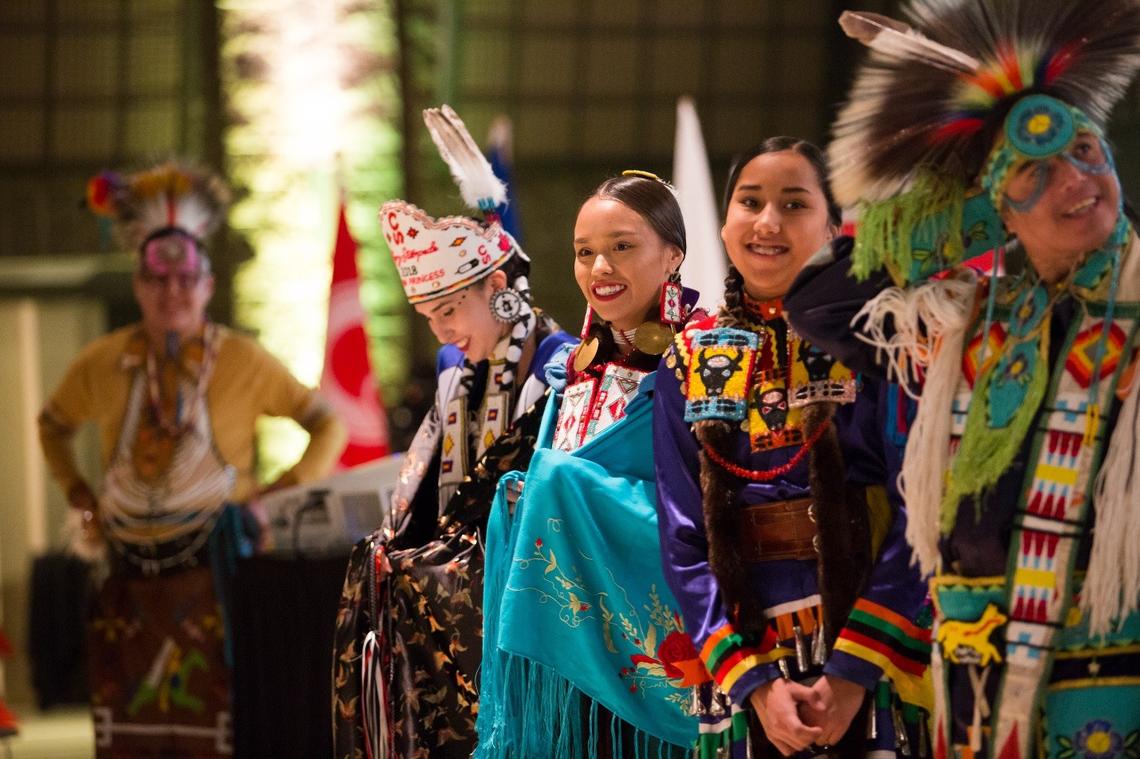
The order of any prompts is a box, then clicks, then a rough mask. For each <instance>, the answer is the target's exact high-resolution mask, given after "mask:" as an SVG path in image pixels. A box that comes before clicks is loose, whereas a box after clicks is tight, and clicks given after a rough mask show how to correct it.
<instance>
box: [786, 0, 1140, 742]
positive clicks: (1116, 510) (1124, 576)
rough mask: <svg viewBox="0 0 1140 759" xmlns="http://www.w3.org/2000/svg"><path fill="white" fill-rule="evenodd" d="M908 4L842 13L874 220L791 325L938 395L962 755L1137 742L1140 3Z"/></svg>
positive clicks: (917, 494)
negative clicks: (1117, 136) (1138, 101)
mask: <svg viewBox="0 0 1140 759" xmlns="http://www.w3.org/2000/svg"><path fill="white" fill-rule="evenodd" d="M907 14H908V18H909V20H910V21H911V25H910V26H908V25H907V24H903V23H902V22H898V21H894V20H892V19H883V18H882V17H878V16H873V15H870V14H856V13H846V14H844V15H843V16H842V17H841V19H840V23H841V24H842V25H843V27H844V30H845V31H847V33H848V34H850V35H852V36H854V37H856V38H858V39H860V40H861V41H863V42H864V43H866V44H868V45H869V46H871V47H872V49H873V51H874V52H873V53H872V55H871V57H870V58H869V60H868V61H867V62H866V63H865V64H863V65H862V66H861V68H860V70H859V71H858V73H857V76H856V79H855V83H854V85H853V87H852V91H851V95H850V103H849V104H848V105H847V106H846V107H845V108H844V109H843V110H842V111H841V112H840V115H839V117H838V119H837V122H836V125H835V129H834V132H835V136H836V139H835V140H834V141H833V143H832V145H831V146H830V148H829V156H830V158H831V162H832V167H833V169H834V170H835V175H836V189H837V192H838V193H839V194H840V196H841V200H843V201H844V202H848V203H850V204H852V205H855V204H858V206H859V208H860V226H859V231H858V234H857V235H856V237H855V240H854V243H853V247H852V245H851V244H850V243H849V244H847V245H845V246H837V247H836V249H835V251H833V255H832V256H831V257H829V259H828V260H823V259H821V260H820V261H819V262H818V266H813V267H811V268H810V269H809V270H807V271H805V273H804V276H803V277H802V278H801V280H800V281H798V282H797V283H796V286H795V288H794V290H795V293H794V296H793V298H792V299H791V303H790V309H791V312H792V313H793V317H794V322H795V324H796V326H797V327H799V328H801V329H803V330H804V331H805V333H808V334H811V335H813V336H817V337H818V338H819V340H820V341H821V343H822V344H826V345H827V346H828V347H829V349H831V350H834V351H836V352H839V353H841V354H842V355H844V356H845V357H849V358H850V360H851V361H852V362H853V363H858V364H862V365H865V366H867V367H868V370H872V369H873V368H874V367H875V366H876V364H877V363H882V364H883V366H881V367H878V368H879V371H883V369H886V370H888V371H889V372H891V374H892V376H894V377H895V378H896V379H897V380H898V381H899V382H901V383H903V384H904V386H905V387H906V388H907V389H908V390H910V391H911V392H912V393H913V394H914V395H916V396H917V397H918V410H917V415H916V416H915V419H914V423H913V426H912V427H911V429H910V431H909V439H908V441H907V444H906V456H905V460H904V464H903V467H902V486H903V489H904V492H905V496H906V502H907V510H908V514H909V518H910V521H909V524H908V532H907V538H908V540H909V541H910V542H911V544H912V545H913V547H914V553H915V556H916V559H917V560H918V561H919V562H920V564H921V568H922V569H923V571H924V572H932V573H934V577H933V578H932V580H931V597H932V601H933V604H934V610H935V629H936V630H937V635H936V640H937V648H936V649H935V656H934V658H933V661H932V670H933V674H934V676H935V681H936V686H937V687H936V689H935V693H936V695H937V696H938V700H937V704H936V713H935V715H934V719H933V724H934V727H935V745H936V746H937V747H938V748H939V753H940V755H946V756H979V755H984V756H1001V757H1003V759H1005V758H1011V759H1014V758H1018V757H1027V756H1035V755H1041V756H1050V757H1071V756H1074V755H1080V754H1085V755H1093V754H1097V755H1106V756H1107V755H1109V754H1114V755H1126V754H1128V753H1130V752H1131V753H1135V751H1136V749H1135V748H1134V747H1135V746H1136V745H1137V741H1140V684H1138V683H1140V663H1138V661H1137V659H1136V656H1135V645H1134V644H1135V641H1136V640H1137V637H1138V634H1140V613H1138V606H1140V509H1137V508H1136V504H1137V496H1136V490H1135V487H1133V486H1132V484H1131V483H1132V481H1133V479H1134V475H1135V472H1136V471H1137V469H1140V453H1138V452H1140V446H1137V445H1136V438H1137V434H1138V427H1137V419H1138V417H1140V412H1138V411H1137V408H1138V404H1140V399H1138V396H1140V391H1138V390H1137V388H1138V387H1140V383H1137V382H1136V381H1135V380H1134V379H1132V378H1133V377H1134V376H1135V364H1136V360H1135V356H1136V351H1137V345H1138V343H1140V251H1138V250H1137V248H1138V245H1137V243H1136V234H1135V230H1134V225H1133V222H1132V220H1130V218H1129V216H1128V214H1127V213H1126V212H1125V205H1124V203H1123V197H1122V192H1121V187H1120V180H1119V177H1118V176H1117V174H1116V171H1115V166H1114V163H1113V158H1112V151H1111V148H1110V146H1109V144H1108V142H1107V140H1106V138H1105V134H1104V129H1105V124H1106V122H1107V120H1108V116H1109V114H1110V112H1111V110H1112V108H1113V106H1114V105H1115V104H1116V102H1117V101H1118V100H1119V99H1120V98H1121V97H1122V96H1123V95H1124V94H1125V92H1126V91H1127V90H1128V87H1129V85H1130V83H1131V82H1132V80H1133V77H1134V76H1135V74H1136V72H1137V70H1140V3H1137V2H1135V0H1096V1H1095V2H1074V1H1073V0H1039V1H1037V2H1033V3H1023V2H1020V0H970V1H969V2H966V1H965V0H957V1H955V2H932V1H931V0H914V2H912V3H910V4H909V5H908V7H907ZM904 125H905V128H902V129H900V127H903V126H904ZM983 251H991V252H992V254H993V258H994V261H993V264H994V265H993V268H992V269H988V268H987V270H986V273H987V274H988V275H989V276H982V277H979V275H978V274H977V273H976V272H974V271H972V270H971V269H970V267H969V265H968V264H969V262H970V259H971V257H972V256H974V255H975V254H976V253H980V252H983ZM1003 254H1004V255H1003ZM852 275H853V276H852ZM850 326H853V327H854V328H855V331H856V332H857V333H861V334H857V335H855V334H852V330H851V329H850ZM1094 521H1095V527H1096V529H1095V531H1094V530H1093V523H1094ZM1086 570H1087V571H1086Z"/></svg>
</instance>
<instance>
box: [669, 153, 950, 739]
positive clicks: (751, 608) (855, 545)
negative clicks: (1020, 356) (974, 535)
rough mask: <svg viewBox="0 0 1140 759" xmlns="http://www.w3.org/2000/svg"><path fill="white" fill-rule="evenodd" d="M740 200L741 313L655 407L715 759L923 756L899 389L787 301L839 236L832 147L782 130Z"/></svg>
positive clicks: (734, 217)
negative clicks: (892, 414) (862, 370)
mask: <svg viewBox="0 0 1140 759" xmlns="http://www.w3.org/2000/svg"><path fill="white" fill-rule="evenodd" d="M726 195H727V197H726V203H725V205H726V215H725V223H724V227H723V229H722V231H721V237H722V239H723V241H724V243H725V246H726V248H727V251H728V255H729V258H730V259H731V261H732V263H733V267H732V269H731V271H730V274H729V277H728V279H727V281H726V294H725V304H724V306H723V307H722V309H721V311H720V313H719V315H717V316H715V317H710V318H708V319H705V320H703V321H700V322H695V323H692V324H690V325H689V326H688V327H687V328H686V329H685V330H684V331H683V332H682V333H681V334H680V335H679V336H678V339H677V340H676V342H675V345H674V348H673V350H672V351H671V352H670V353H668V354H667V355H666V357H665V358H664V359H663V363H662V369H661V371H660V372H659V373H658V376H659V378H658V385H657V395H656V399H655V409H654V446H655V451H656V467H657V487H658V514H659V526H660V531H661V543H662V550H663V560H664V565H665V577H666V579H667V580H668V582H669V585H670V587H671V589H672V590H673V593H674V594H675V596H676V598H677V601H678V603H679V605H680V609H681V615H682V618H683V620H684V624H685V629H686V630H687V631H688V632H689V634H690V635H691V636H692V637H693V641H694V643H695V645H696V648H697V650H698V651H699V653H700V656H701V659H702V660H703V662H704V665H705V667H706V668H707V670H708V672H709V673H710V674H711V676H712V682H709V683H706V684H704V685H702V686H700V688H699V692H698V694H697V699H698V700H699V703H700V711H701V723H702V724H701V738H700V744H699V747H700V750H701V754H702V755H706V756H725V755H728V754H731V755H732V756H741V757H743V756H755V755H774V752H775V751H778V752H780V753H781V754H784V755H792V754H796V753H800V752H806V753H813V754H836V755H843V756H863V755H865V754H866V753H867V752H870V751H876V752H880V751H881V752H891V753H894V752H896V751H897V752H898V753H900V754H902V755H904V756H905V755H911V756H920V755H925V754H926V753H927V750H928V746H927V743H926V734H925V732H924V731H923V730H922V728H921V724H922V722H923V721H924V716H923V714H924V710H926V709H927V708H928V707H929V703H930V696H929V690H928V689H927V688H926V687H925V675H926V663H927V659H928V658H929V650H930V646H929V631H928V629H927V626H926V623H925V621H924V617H925V616H926V605H925V598H926V592H925V588H924V586H923V584H922V582H921V578H920V577H919V575H918V573H917V571H916V570H914V569H912V568H911V567H910V563H911V554H910V551H909V549H908V547H907V545H906V542H905V540H904V531H905V524H906V515H905V512H904V511H903V509H902V508H901V506H900V504H899V499H898V498H897V494H896V493H895V492H894V489H893V485H888V486H887V487H884V486H883V483H888V482H893V477H889V476H888V475H889V473H890V472H892V471H893V470H894V469H896V468H897V459H898V451H897V449H895V448H893V447H892V446H891V445H889V444H888V443H887V442H886V441H885V440H884V431H883V430H884V420H885V414H883V413H882V408H883V401H884V400H885V398H886V397H887V396H886V394H887V390H888V388H887V387H886V386H884V385H880V384H877V383H875V382H871V381H866V380H862V379H861V378H859V377H857V376H855V375H854V374H853V373H852V372H851V371H850V370H848V369H847V368H846V367H844V366H843V365H842V364H840V363H838V362H837V361H835V360H834V359H833V358H831V357H830V356H828V355H826V354H825V353H823V352H822V351H820V350H818V349H817V348H815V347H814V346H813V345H811V344H810V343H808V342H807V341H805V340H803V339H802V338H801V337H800V336H799V335H797V334H796V333H795V331H794V330H792V329H791V328H790V327H789V326H788V323H787V322H786V321H785V319H784V312H783V308H782V303H781V298H782V296H783V295H784V294H785V293H786V292H787V290H788V287H789V286H790V285H791V283H792V280H793V279H794V277H795V275H796V273H797V272H798V271H799V269H800V267H801V266H802V265H803V264H804V263H805V262H806V261H807V259H808V258H809V257H810V256H811V255H812V254H813V253H815V252H816V251H817V250H818V249H820V248H821V247H824V246H826V245H827V244H828V243H829V241H830V240H831V239H832V238H833V237H834V236H835V234H836V232H837V230H838V225H839V222H840V218H839V209H838V207H837V206H836V205H835V203H834V202H833V201H832V199H831V196H830V190H829V188H828V185H827V178H826V169H825V168H824V165H823V161H822V158H821V156H820V153H819V151H818V149H817V148H815V147H814V146H813V145H811V144H809V143H806V142H803V141H801V140H796V139H792V138H787V137H776V138H772V139H769V140H767V141H766V142H764V143H763V144H762V145H760V146H758V147H757V148H755V149H753V150H752V151H750V152H748V153H746V154H744V155H742V156H741V157H740V158H739V159H738V160H737V161H736V162H735V164H734V166H733V169H732V171H731V174H730V177H729V182H728V186H727V191H726Z"/></svg>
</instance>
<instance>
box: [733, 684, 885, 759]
mask: <svg viewBox="0 0 1140 759" xmlns="http://www.w3.org/2000/svg"><path fill="white" fill-rule="evenodd" d="M866 695H867V690H866V689H865V688H863V686H861V685H858V684H857V683H853V682H851V681H850V680H844V679H843V678H841V677H835V676H833V675H832V676H829V675H823V676H822V677H820V678H819V679H818V680H816V681H815V683H814V684H813V685H811V686H810V687H809V686H807V685H801V684H800V683H797V682H793V681H791V680H785V679H783V678H777V679H775V680H772V681H770V682H767V683H764V684H763V685H761V686H760V687H759V688H757V689H756V690H754V691H752V695H751V696H750V697H749V700H750V701H751V702H752V708H753V709H754V710H755V711H756V716H757V717H759V718H760V725H761V726H762V727H763V728H764V734H765V735H766V736H767V737H768V740H769V741H771V742H772V744H773V745H774V746H775V747H776V748H777V749H778V750H779V751H780V753H781V754H783V755H784V756H791V755H792V754H794V753H796V752H797V751H803V750H805V749H806V748H808V747H809V746H811V745H812V744H813V743H814V744H816V745H819V746H826V745H834V744H836V743H838V742H839V739H840V738H842V737H843V735H844V734H845V733H846V732H847V728H848V727H849V726H850V725H851V720H852V719H854V718H855V715H856V714H857V713H858V711H859V707H860V706H862V705H863V698H864V696H866Z"/></svg>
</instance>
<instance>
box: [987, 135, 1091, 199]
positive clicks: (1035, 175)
mask: <svg viewBox="0 0 1140 759" xmlns="http://www.w3.org/2000/svg"><path fill="white" fill-rule="evenodd" d="M1057 161H1067V162H1069V163H1070V164H1072V165H1073V166H1074V167H1076V169H1077V170H1078V171H1080V172H1081V173H1083V174H1089V175H1101V174H1108V173H1109V172H1111V171H1112V160H1111V159H1110V158H1109V154H1108V149H1107V148H1106V147H1105V145H1104V142H1103V141H1102V140H1101V139H1100V138H1099V137H1097V136H1096V135H1094V134H1092V133H1089V132H1084V133H1082V134H1080V135H1078V137H1077V139H1076V140H1075V141H1074V142H1073V144H1072V145H1071V146H1070V147H1069V148H1068V149H1067V150H1066V151H1065V152H1063V153H1061V154H1059V155H1055V156H1052V157H1051V158H1044V159H1041V160H1039V161H1028V162H1026V163H1024V164H1022V165H1021V166H1019V167H1018V168H1016V169H1014V171H1013V172H1012V177H1011V179H1010V180H1009V182H1008V183H1007V184H1006V186H1005V202H1006V204H1007V205H1008V206H1009V207H1010V208H1011V209H1013V210H1014V211H1017V212H1018V213H1027V212H1029V211H1030V210H1031V209H1032V208H1033V206H1035V205H1037V201H1039V200H1041V196H1042V195H1044V194H1045V190H1046V189H1047V188H1048V186H1049V182H1050V181H1051V180H1052V178H1053V177H1054V175H1055V174H1056V167H1057V163H1056V162H1057Z"/></svg>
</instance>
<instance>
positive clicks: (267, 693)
mask: <svg viewBox="0 0 1140 759" xmlns="http://www.w3.org/2000/svg"><path fill="white" fill-rule="evenodd" d="M347 566H348V554H347V553H345V554H343V555H337V556H324V557H320V558H304V557H298V558H292V557H290V558H285V557H275V556H271V555H270V556H255V557H253V558H249V559H242V560H240V561H239V562H238V570H237V576H236V578H235V580H234V592H233V609H234V612H233V619H232V620H231V624H232V630H233V651H234V672H233V677H234V681H233V686H234V687H233V693H234V752H235V756H236V757H239V759H269V758H270V757H272V759H289V758H290V757H297V759H325V757H331V756H332V748H333V746H332V656H333V650H332V647H333V627H334V624H335V621H336V611H337V603H338V602H339V600H340V593H341V587H342V586H343V584H344V572H345V569H346V567H347Z"/></svg>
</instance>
